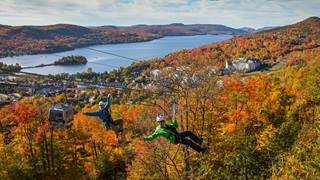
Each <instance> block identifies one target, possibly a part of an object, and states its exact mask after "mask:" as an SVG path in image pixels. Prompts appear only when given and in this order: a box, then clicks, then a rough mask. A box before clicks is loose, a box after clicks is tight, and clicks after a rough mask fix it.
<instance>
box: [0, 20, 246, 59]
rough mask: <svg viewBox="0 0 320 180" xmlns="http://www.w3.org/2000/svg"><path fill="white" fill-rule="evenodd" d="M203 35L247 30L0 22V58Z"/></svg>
mask: <svg viewBox="0 0 320 180" xmlns="http://www.w3.org/2000/svg"><path fill="white" fill-rule="evenodd" d="M202 34H233V35H243V34H247V32H246V31H243V30H239V29H233V28H230V27H227V26H223V25H211V24H193V25H184V24H179V23H175V24H169V25H136V26H129V27H117V26H100V27H82V26H77V25H71V24H56V25H49V26H6V25H0V57H6V56H14V55H25V54H37V53H51V52H59V51H65V50H70V49H74V48H77V47H83V46H89V45H96V44H109V43H125V42H139V41H148V40H152V39H156V38H161V37H163V36H182V35H183V36H188V35H202Z"/></svg>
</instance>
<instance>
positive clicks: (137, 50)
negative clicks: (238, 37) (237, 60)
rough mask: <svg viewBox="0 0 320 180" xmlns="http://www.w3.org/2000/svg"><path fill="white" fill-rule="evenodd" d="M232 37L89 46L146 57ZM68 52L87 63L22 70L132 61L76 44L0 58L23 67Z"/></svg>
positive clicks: (68, 69)
mask: <svg viewBox="0 0 320 180" xmlns="http://www.w3.org/2000/svg"><path fill="white" fill-rule="evenodd" d="M232 37H233V36H232V35H197V36H167V37H164V38H161V39H156V40H152V41H148V42H137V43H121V44H106V45H96V46H90V48H94V49H97V50H101V51H107V52H111V53H114V54H119V55H122V56H126V57H130V58H133V59H139V60H148V59H152V58H161V57H164V56H165V55H167V54H169V53H171V52H174V51H178V50H182V49H191V48H195V47H198V46H202V45H205V44H210V43H213V42H220V41H224V40H227V39H230V38H232ZM69 55H81V56H85V57H86V58H87V60H88V63H87V64H86V65H77V66H46V67H40V68H32V69H24V70H23V71H25V72H30V73H37V74H44V75H47V74H58V73H63V72H64V73H69V74H74V73H77V72H83V71H85V70H87V69H88V68H92V70H93V71H94V72H105V71H110V70H113V69H115V68H117V67H120V66H122V67H125V66H128V65H130V64H132V61H129V60H127V59H124V58H121V57H116V56H113V55H108V54H104V53H100V52H96V51H92V50H89V49H86V48H77V49H75V50H71V51H64V52H60V53H52V54H38V55H24V56H14V57H7V58H2V59H0V62H4V63H7V64H15V63H18V64H20V65H21V66H22V67H26V66H35V65H39V64H49V63H53V62H54V61H56V60H58V59H59V58H60V57H59V56H69ZM109 65H111V66H109Z"/></svg>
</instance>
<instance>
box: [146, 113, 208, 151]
mask: <svg viewBox="0 0 320 180" xmlns="http://www.w3.org/2000/svg"><path fill="white" fill-rule="evenodd" d="M157 122H158V123H159V126H158V127H157V128H156V130H155V131H154V133H153V134H151V135H149V136H144V140H145V141H152V140H154V139H156V138H157V137H159V136H163V137H165V138H166V139H168V140H169V141H170V143H172V144H184V145H187V146H189V147H191V148H192V149H194V150H195V151H197V152H199V153H200V152H205V151H206V150H207V149H208V148H207V147H201V145H200V144H202V141H203V139H202V138H199V137H198V136H196V135H195V134H193V133H192V132H191V131H184V132H180V133H179V132H177V129H176V128H178V122H177V120H176V119H173V121H172V123H170V124H165V121H164V117H163V116H157ZM187 137H189V138H190V139H191V140H190V139H187Z"/></svg>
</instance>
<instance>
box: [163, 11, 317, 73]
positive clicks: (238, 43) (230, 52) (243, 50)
mask: <svg viewBox="0 0 320 180" xmlns="http://www.w3.org/2000/svg"><path fill="white" fill-rule="evenodd" d="M301 53H307V54H308V53H309V54H312V53H313V54H317V53H318V54H319V57H320V18H318V17H310V18H308V19H305V20H304V21H301V22H299V23H296V24H293V25H288V26H283V27H277V28H272V29H269V30H266V31H262V32H260V33H256V34H251V35H245V36H239V37H235V38H233V39H230V40H226V41H223V42H219V43H214V44H209V45H205V46H202V47H199V48H194V49H191V50H183V51H178V52H175V53H171V54H170V55H168V56H166V57H165V58H164V61H165V62H166V63H168V64H170V63H175V62H182V63H183V62H184V63H187V64H190V63H197V64H198V65H199V64H201V63H203V65H205V66H208V65H212V66H216V67H223V66H224V63H225V61H226V60H231V59H237V58H241V57H244V58H258V59H260V60H263V61H266V62H267V61H268V62H279V61H285V62H290V63H297V62H298V61H302V60H305V59H303V58H302V57H304V56H305V55H303V56H302V55H301ZM319 57H318V58H319Z"/></svg>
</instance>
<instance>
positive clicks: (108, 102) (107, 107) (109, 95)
mask: <svg viewBox="0 0 320 180" xmlns="http://www.w3.org/2000/svg"><path fill="white" fill-rule="evenodd" d="M110 99H111V94H108V97H107V102H106V105H105V106H104V110H108V109H109V107H110Z"/></svg>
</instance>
